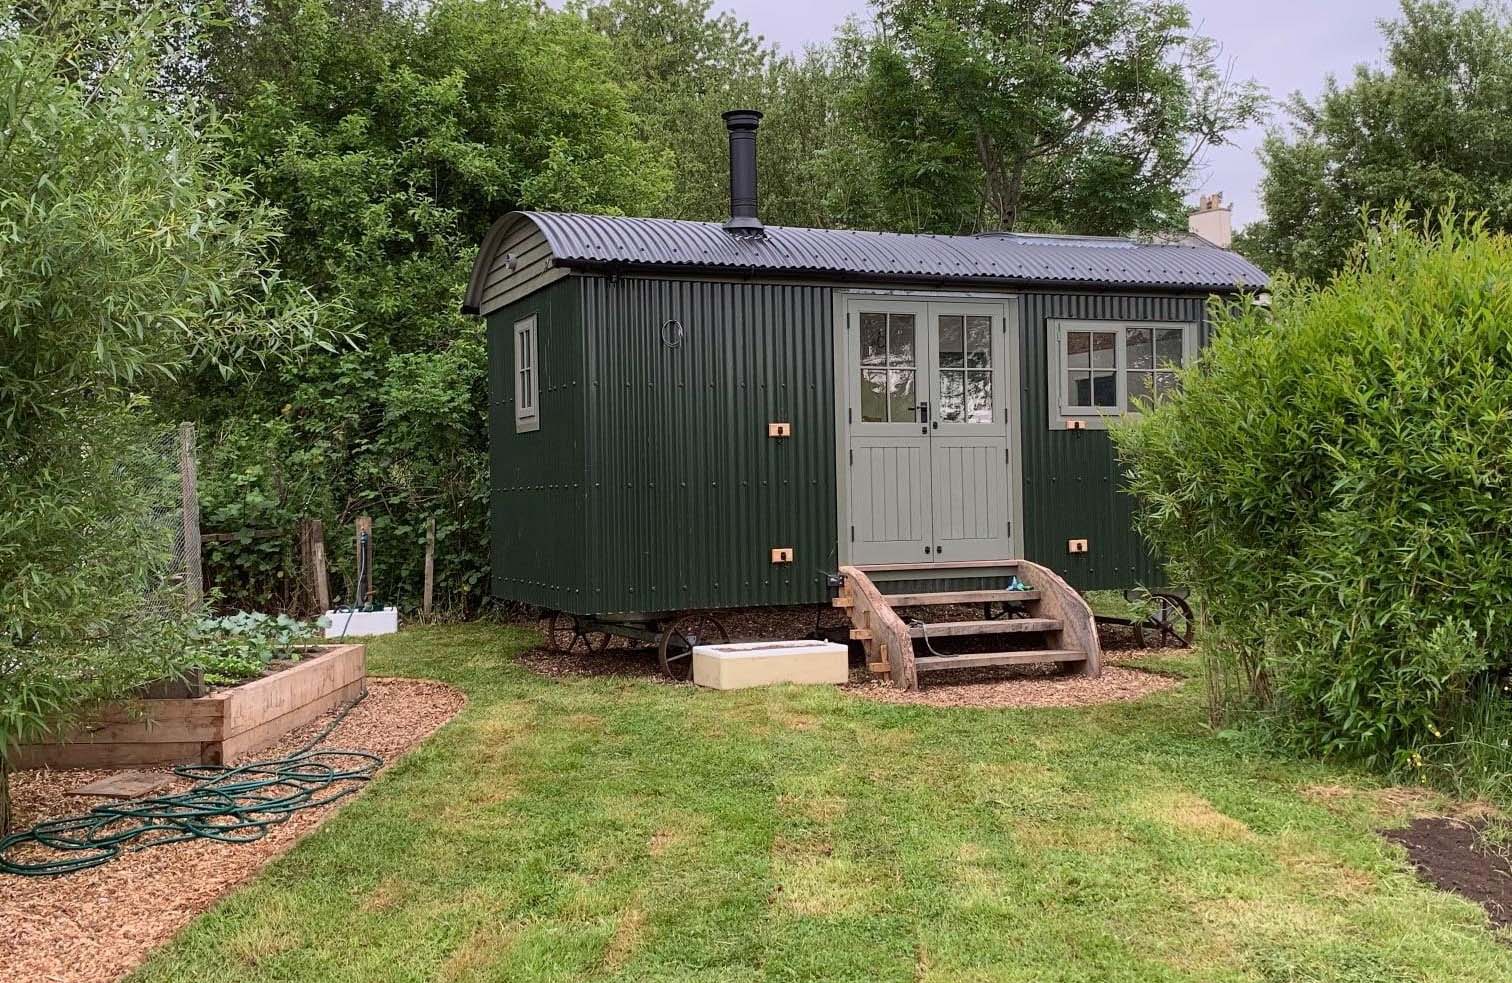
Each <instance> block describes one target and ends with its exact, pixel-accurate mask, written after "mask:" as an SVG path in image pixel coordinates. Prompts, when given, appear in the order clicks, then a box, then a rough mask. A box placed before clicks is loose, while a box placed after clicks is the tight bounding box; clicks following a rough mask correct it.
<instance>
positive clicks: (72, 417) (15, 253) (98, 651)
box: [0, 0, 340, 806]
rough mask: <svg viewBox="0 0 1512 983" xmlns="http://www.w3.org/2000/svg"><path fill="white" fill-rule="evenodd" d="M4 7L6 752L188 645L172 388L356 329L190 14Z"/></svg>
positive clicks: (84, 6) (229, 375) (2, 612)
mask: <svg viewBox="0 0 1512 983" xmlns="http://www.w3.org/2000/svg"><path fill="white" fill-rule="evenodd" d="M0 23H4V24H5V25H6V26H7V31H6V32H5V33H4V34H0V91H3V92H4V93H5V96H6V98H5V99H4V100H0V473H3V475H4V480H3V481H0V769H3V762H4V758H5V754H6V751H7V749H8V747H9V746H10V745H11V744H13V743H15V742H18V741H25V740H29V739H36V738H37V737H38V736H40V735H42V734H44V733H47V732H48V730H49V728H56V727H57V726H59V725H60V724H61V723H63V722H64V721H66V720H67V719H69V718H70V716H72V715H75V714H78V713H80V712H83V711H84V710H85V709H87V708H88V707H89V706H90V705H91V704H92V702H93V701H96V700H100V699H106V698H114V697H117V696H119V695H120V693H122V692H124V691H125V690H126V689H127V688H128V687H129V686H131V685H132V684H134V683H139V682H142V681H144V680H145V679H147V678H151V677H152V676H153V675H162V674H163V673H164V671H165V667H167V666H169V665H171V664H172V655H171V650H170V649H169V648H165V647H164V646H162V645H161V644H159V642H160V639H161V637H162V636H163V634H164V632H165V631H170V630H171V628H172V624H173V622H174V619H173V618H172V617H171V615H172V607H171V606H167V607H165V606H164V605H163V604H161V603H159V602H162V601H164V599H165V591H166V589H167V586H168V585H167V581H166V578H167V577H168V575H169V573H170V572H171V569H170V568H171V557H172V553H171V549H172V545H173V534H174V532H175V529H174V527H173V525H172V524H171V523H165V522H164V521H163V517H164V516H165V514H167V515H171V514H172V509H173V507H174V505H175V504H176V502H177V492H178V488H177V482H178V479H177V473H176V467H175V465H176V463H177V462H176V457H175V456H173V455H171V454H170V453H164V450H163V447H164V442H163V440H162V436H163V428H162V426H161V423H162V421H161V420H160V419H159V418H158V417H157V416H156V415H155V414H154V410H155V408H156V407H158V406H159V405H161V403H162V402H163V401H165V400H172V399H175V398H176V397H177V391H178V390H179V389H180V387H181V386H182V385H183V381H184V379H185V378H186V377H188V376H190V375H191V374H193V373H195V372H197V371H205V372H207V373H209V374H210V376H211V377H213V378H216V379H234V380H242V379H245V378H246V377H247V376H248V375H249V373H251V372H255V371H256V370H258V369H261V368H266V367H269V366H273V365H277V364H285V363H287V362H288V361H290V360H294V359H297V358H299V357H300V356H302V355H303V354H304V353H306V352H308V351H309V350H310V349H318V348H321V347H324V348H330V347H332V343H333V341H336V340H339V335H340V332H339V329H337V327H336V326H334V325H330V324H329V322H330V320H331V318H330V315H331V314H333V313H336V312H334V311H332V310H330V309H326V308H323V307H322V306H321V305H319V304H318V303H316V302H315V301H314V300H313V299H312V298H311V296H310V294H309V292H308V291H306V290H305V289H304V288H303V287H302V286H301V285H300V283H299V282H298V281H295V280H290V279H286V278H285V277H283V276H282V275H281V273H280V271H279V269H278V266H277V263H276V260H275V255H274V254H275V252H276V248H277V244H278V241H279V237H280V235H281V225H280V216H279V215H278V213H277V211H276V210H275V209H272V208H270V207H269V206H268V205H267V204H266V203H264V202H262V201H260V200H259V199H258V198H257V197H256V196H255V195H254V194H253V193H252V191H251V188H250V186H249V183H248V182H247V180H246V179H245V178H244V177H241V176H238V175H236V174H234V173H232V172H230V171H229V170H228V169H227V167H226V164H225V150H226V137H225V131H224V130H223V128H222V126H221V125H220V123H219V121H218V120H217V119H216V118H215V117H214V116H213V115H212V114H210V113H208V112H207V111H206V107H205V106H204V105H203V103H202V102H200V101H199V100H197V99H195V98H193V97H192V96H190V95H188V94H186V93H185V92H183V91H182V90H181V89H179V88H177V81H176V79H177V77H178V72H179V69H180V67H181V66H182V64H183V62H182V60H180V58H179V56H180V55H181V54H182V53H183V49H182V47H181V42H182V41H183V39H184V38H185V37H186V36H188V35H189V34H192V33H193V28H194V26H195V22H194V21H193V19H192V18H191V17H190V16H189V15H188V14H187V13H185V12H184V11H182V10H179V9H176V8H174V7H169V6H168V5H163V4H138V3H132V2H129V0H93V2H86V0H65V2H59V3H53V4H47V5H42V6H40V7H32V6H21V5H15V4H6V5H4V6H3V7H0ZM171 446H172V445H171V444H169V445H168V447H169V449H170V450H171ZM0 799H3V794H0ZM0 806H3V801H0Z"/></svg>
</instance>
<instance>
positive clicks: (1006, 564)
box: [856, 560, 1018, 574]
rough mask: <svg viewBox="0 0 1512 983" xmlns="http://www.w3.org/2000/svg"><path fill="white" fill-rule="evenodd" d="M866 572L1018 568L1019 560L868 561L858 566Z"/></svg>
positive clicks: (936, 571)
mask: <svg viewBox="0 0 1512 983" xmlns="http://www.w3.org/2000/svg"><path fill="white" fill-rule="evenodd" d="M856 569H857V570H860V571H863V572H865V573H869V574H870V573H891V572H892V571H895V570H918V571H922V572H924V573H942V572H948V571H950V570H1017V569H1018V561H1017V560H962V561H961V562H959V563H947V562H945V561H944V560H938V561H936V562H934V563H867V564H863V565H862V566H859V567H857V568H856Z"/></svg>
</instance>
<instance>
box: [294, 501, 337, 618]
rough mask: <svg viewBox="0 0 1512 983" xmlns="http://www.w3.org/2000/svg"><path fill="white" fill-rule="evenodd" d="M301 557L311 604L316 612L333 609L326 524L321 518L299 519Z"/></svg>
mask: <svg viewBox="0 0 1512 983" xmlns="http://www.w3.org/2000/svg"><path fill="white" fill-rule="evenodd" d="M299 559H300V565H301V566H302V567H303V568H304V574H303V576H304V582H305V589H306V594H307V597H308V600H309V603H310V606H311V607H313V608H314V609H315V613H316V614H325V613H326V612H327V611H329V610H331V584H330V581H329V580H328V579H327V578H326V560H325V524H324V523H323V522H321V521H320V520H319V519H300V520H299Z"/></svg>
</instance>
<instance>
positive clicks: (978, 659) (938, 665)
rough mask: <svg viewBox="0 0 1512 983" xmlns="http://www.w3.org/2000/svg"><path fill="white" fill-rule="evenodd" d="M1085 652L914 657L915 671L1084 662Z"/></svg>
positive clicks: (1062, 651)
mask: <svg viewBox="0 0 1512 983" xmlns="http://www.w3.org/2000/svg"><path fill="white" fill-rule="evenodd" d="M1086 658H1087V654H1086V653H1085V652H1079V651H1077V650H1076V649H1042V650H1039V651H1029V652H973V653H971V654H970V655H921V656H916V657H915V658H914V668H915V671H917V672H936V671H939V670H941V669H975V668H977V667H979V666H1021V665H1030V664H1033V663H1036V662H1085V661H1086Z"/></svg>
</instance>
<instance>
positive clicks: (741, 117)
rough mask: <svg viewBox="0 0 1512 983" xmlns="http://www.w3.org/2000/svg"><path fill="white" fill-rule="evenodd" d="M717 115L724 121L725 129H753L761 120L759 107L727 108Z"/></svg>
mask: <svg viewBox="0 0 1512 983" xmlns="http://www.w3.org/2000/svg"><path fill="white" fill-rule="evenodd" d="M719 116H720V119H723V120H724V121H725V128H726V129H730V130H754V129H756V127H757V125H758V124H759V123H760V122H761V116H762V113H761V110H759V109H727V110H725V111H724V112H722V113H720V114H719Z"/></svg>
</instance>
